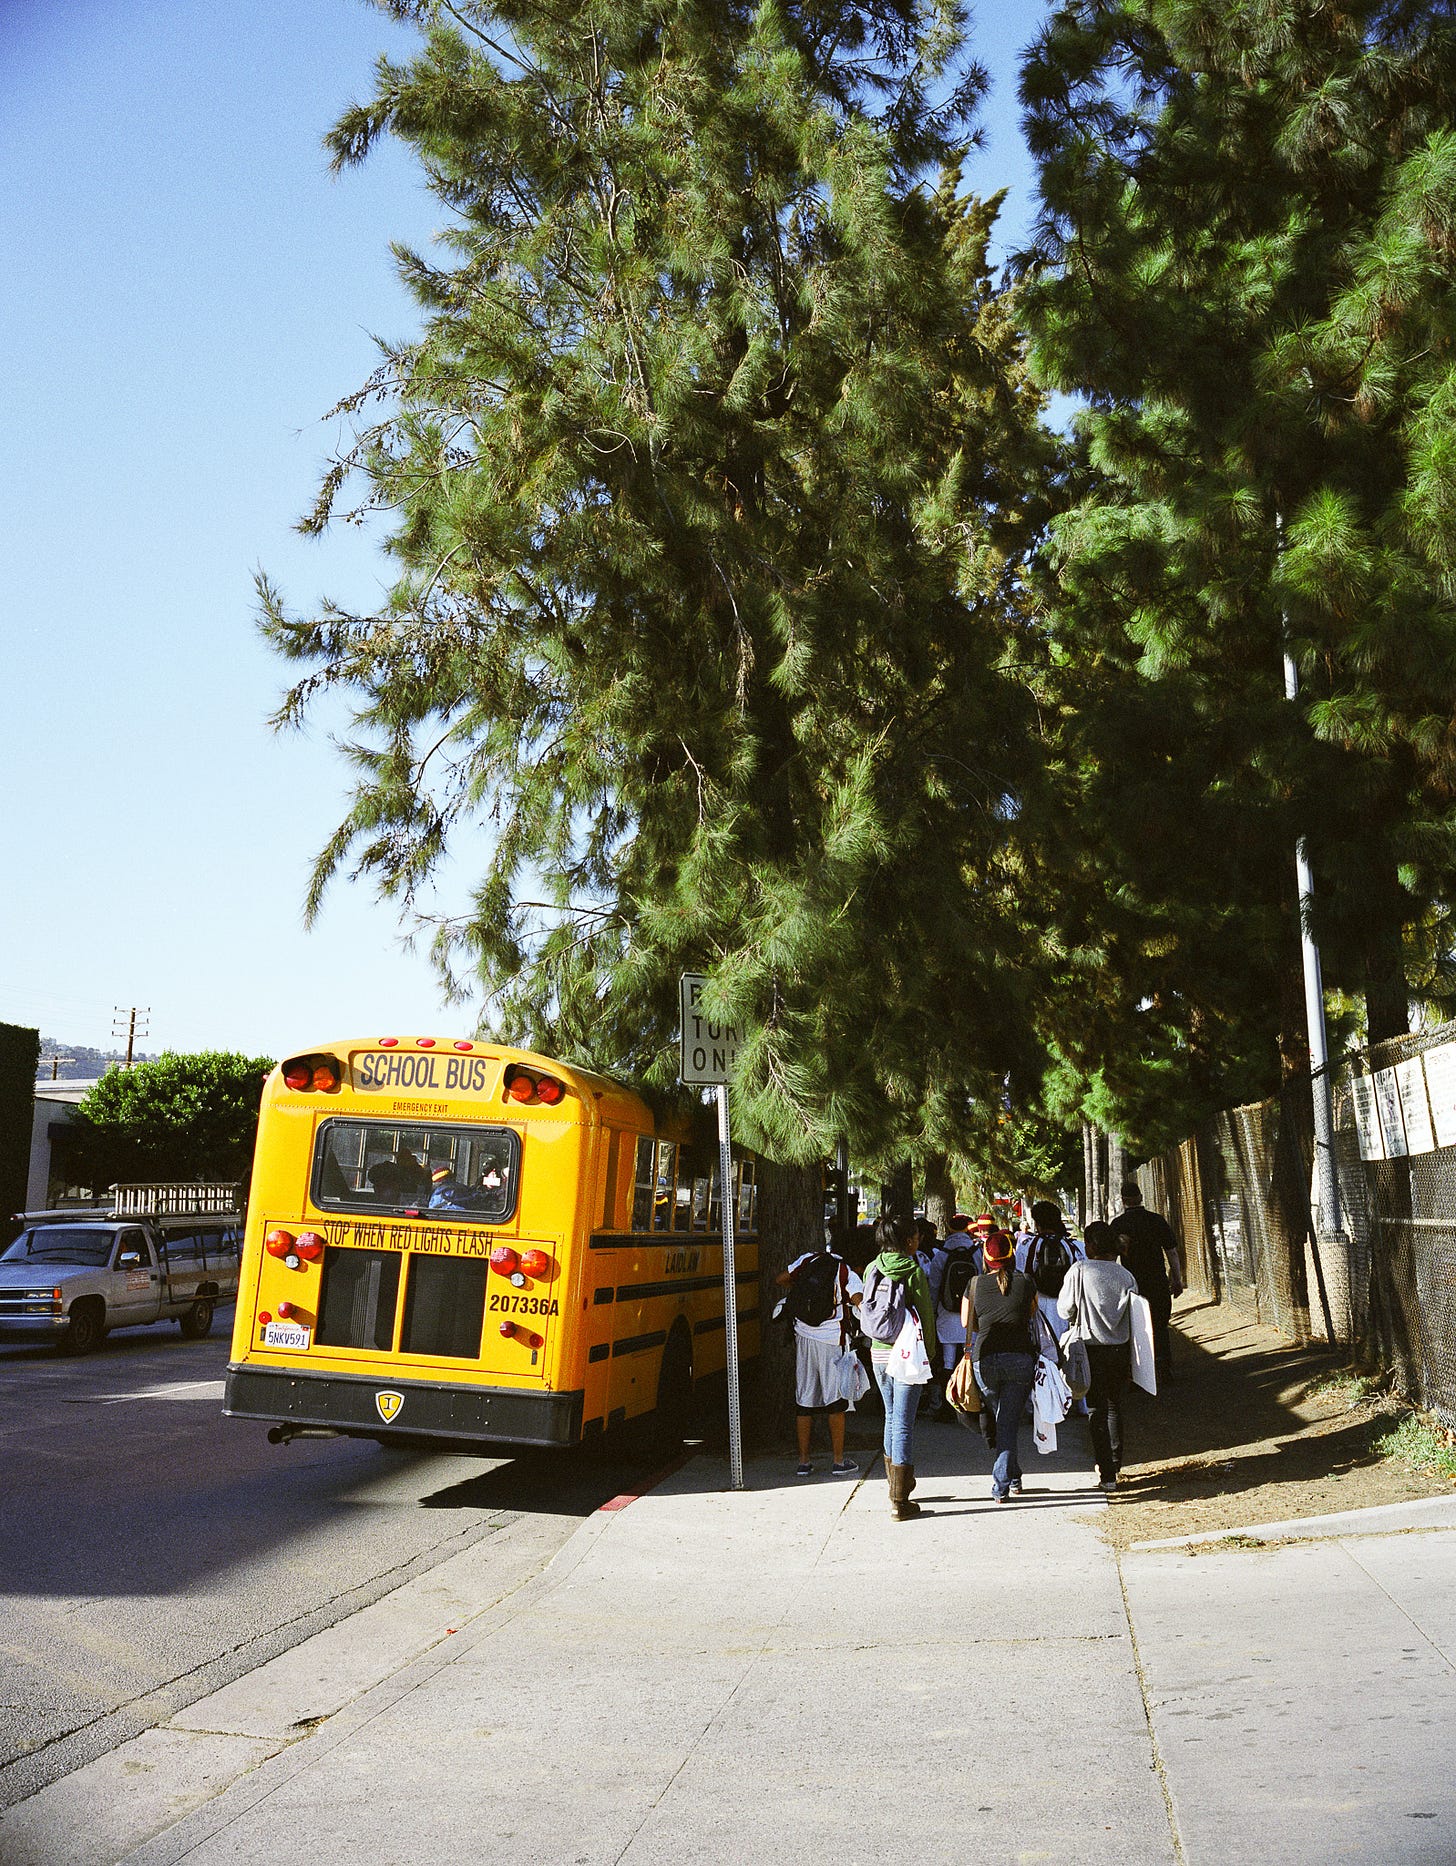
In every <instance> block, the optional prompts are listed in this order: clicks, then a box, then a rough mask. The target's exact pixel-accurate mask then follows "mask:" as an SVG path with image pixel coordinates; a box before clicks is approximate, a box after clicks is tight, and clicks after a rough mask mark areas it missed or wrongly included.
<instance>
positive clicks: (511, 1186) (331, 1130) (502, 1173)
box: [313, 1121, 521, 1224]
mask: <svg viewBox="0 0 1456 1866" xmlns="http://www.w3.org/2000/svg"><path fill="white" fill-rule="evenodd" d="M520 1158H521V1144H520V1139H519V1137H518V1136H517V1135H516V1134H515V1133H514V1132H513V1131H512V1130H511V1129H510V1128H506V1127H447V1126H444V1125H443V1124H442V1125H435V1124H431V1125H430V1126H428V1127H408V1128H406V1127H398V1126H385V1125H384V1124H382V1123H379V1122H372V1121H325V1122H324V1124H323V1126H322V1127H321V1128H320V1129H319V1132H318V1139H317V1141H316V1143H315V1151H314V1173H313V1201H314V1204H315V1205H317V1206H318V1207H319V1208H320V1209H321V1210H326V1211H327V1210H333V1211H343V1212H372V1213H387V1214H391V1215H394V1216H406V1215H407V1216H409V1217H423V1218H436V1217H438V1218H448V1219H449V1220H450V1221H451V1222H452V1223H461V1222H464V1223H467V1224H471V1223H473V1224H500V1223H501V1222H502V1221H503V1220H504V1219H507V1218H509V1217H510V1215H511V1213H512V1212H513V1211H514V1210H515V1207H516V1193H517V1187H518V1182H519V1178H520Z"/></svg>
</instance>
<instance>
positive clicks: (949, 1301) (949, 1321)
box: [931, 1212, 995, 1419]
mask: <svg viewBox="0 0 1456 1866" xmlns="http://www.w3.org/2000/svg"><path fill="white" fill-rule="evenodd" d="M994 1228H995V1227H994V1226H992V1229H993V1230H994ZM980 1259H981V1241H980V1239H979V1238H978V1237H972V1235H971V1220H970V1219H969V1218H968V1217H967V1216H966V1215H965V1213H964V1212H957V1213H956V1215H955V1217H954V1218H952V1219H951V1221H950V1224H949V1226H948V1227H947V1230H946V1234H945V1256H944V1261H943V1263H942V1264H941V1270H940V1277H939V1286H938V1287H933V1288H932V1290H931V1294H932V1296H933V1297H934V1298H935V1337H936V1349H937V1358H938V1359H939V1361H940V1363H941V1364H940V1367H939V1369H938V1371H937V1374H936V1385H937V1387H938V1388H939V1389H940V1410H939V1413H938V1415H937V1416H938V1417H939V1418H941V1419H953V1418H954V1417H955V1414H954V1412H953V1411H952V1409H951V1407H950V1405H949V1403H948V1402H947V1400H946V1397H945V1389H946V1383H947V1381H948V1380H949V1379H950V1377H951V1375H952V1374H953V1373H954V1372H955V1369H956V1362H957V1361H958V1360H959V1359H960V1358H961V1356H962V1355H963V1354H964V1353H965V1351H966V1325H965V1323H964V1322H963V1321H962V1320H961V1308H962V1306H963V1304H964V1302H965V1299H966V1291H967V1290H968V1289H969V1288H970V1286H971V1279H972V1277H974V1276H977V1275H979V1274H980V1269H981V1261H980Z"/></svg>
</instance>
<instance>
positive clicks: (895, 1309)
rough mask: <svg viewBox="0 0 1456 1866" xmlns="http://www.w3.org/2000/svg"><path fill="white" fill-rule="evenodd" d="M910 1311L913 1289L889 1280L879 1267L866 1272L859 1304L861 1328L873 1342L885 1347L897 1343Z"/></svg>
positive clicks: (905, 1284) (876, 1266)
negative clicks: (911, 1290)
mask: <svg viewBox="0 0 1456 1866" xmlns="http://www.w3.org/2000/svg"><path fill="white" fill-rule="evenodd" d="M909 1308H910V1285H909V1284H908V1283H907V1282H896V1281H894V1280H893V1279H891V1278H890V1277H888V1276H886V1275H885V1273H884V1271H883V1270H882V1269H881V1268H880V1266H879V1265H878V1264H877V1263H872V1264H871V1265H870V1267H869V1269H868V1270H866V1271H865V1279H864V1295H863V1296H862V1297H861V1298H860V1304H859V1325H860V1327H861V1328H862V1329H863V1330H864V1332H865V1333H866V1334H867V1335H868V1336H869V1338H870V1340H871V1341H878V1342H880V1343H881V1344H883V1345H888V1344H889V1343H890V1342H892V1341H895V1340H897V1339H898V1337H899V1334H900V1330H901V1329H902V1328H903V1327H904V1326H905V1317H906V1315H907V1314H908V1312H909Z"/></svg>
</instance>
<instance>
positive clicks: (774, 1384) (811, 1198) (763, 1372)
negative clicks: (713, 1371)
mask: <svg viewBox="0 0 1456 1866" xmlns="http://www.w3.org/2000/svg"><path fill="white" fill-rule="evenodd" d="M758 1173H759V1178H758V1309H759V1316H760V1322H759V1341H760V1343H761V1346H760V1348H759V1353H758V1365H757V1369H756V1371H755V1373H754V1374H753V1376H752V1378H751V1380H750V1381H749V1382H748V1383H747V1384H746V1387H745V1393H744V1409H743V1410H744V1429H745V1432H746V1434H747V1436H748V1437H750V1438H751V1439H752V1440H753V1441H754V1442H755V1443H757V1444H761V1445H776V1444H778V1443H780V1442H781V1441H782V1440H783V1439H785V1438H787V1437H788V1436H789V1435H790V1434H791V1433H792V1431H793V1418H794V1331H793V1329H792V1328H784V1327H782V1326H779V1325H775V1324H774V1323H772V1322H771V1321H770V1320H769V1317H770V1316H771V1315H772V1314H773V1310H774V1305H775V1303H776V1302H777V1301H778V1299H779V1297H780V1296H781V1295H782V1294H783V1291H782V1290H781V1289H780V1288H779V1287H778V1285H777V1283H776V1282H775V1280H774V1279H775V1278H776V1277H777V1276H778V1274H779V1272H780V1271H781V1270H784V1269H787V1267H788V1266H789V1265H790V1264H791V1263H792V1262H793V1261H794V1259H795V1258H796V1257H799V1256H802V1255H803V1253H804V1252H805V1251H809V1250H817V1249H818V1248H819V1246H820V1245H821V1244H822V1243H823V1242H824V1182H823V1175H822V1173H821V1172H820V1169H819V1168H818V1167H817V1166H784V1165H782V1164H781V1163H780V1162H779V1161H777V1160H760V1162H759V1167H758Z"/></svg>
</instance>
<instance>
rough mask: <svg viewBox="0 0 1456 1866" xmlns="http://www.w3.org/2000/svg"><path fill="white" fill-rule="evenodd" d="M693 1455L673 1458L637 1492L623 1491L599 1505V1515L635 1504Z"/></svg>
mask: <svg viewBox="0 0 1456 1866" xmlns="http://www.w3.org/2000/svg"><path fill="white" fill-rule="evenodd" d="M693 1455H694V1454H693V1453H692V1452H690V1451H685V1452H683V1454H682V1456H681V1457H678V1458H674V1459H673V1461H672V1463H671V1464H665V1465H663V1467H662V1469H661V1470H660V1471H654V1472H653V1473H652V1475H651V1477H649V1478H648V1479H647V1480H646V1481H645V1482H644V1483H643V1485H642V1487H641V1488H640V1489H639V1490H624V1491H623V1492H622V1494H621V1496H620V1497H612V1498H611V1499H610V1500H609V1501H608V1502H606V1503H603V1504H601V1505H600V1506H599V1508H600V1513H601V1514H602V1515H605V1514H606V1513H607V1511H609V1510H625V1509H626V1507H627V1505H628V1504H629V1503H635V1502H636V1501H637V1499H638V1498H639V1497H645V1496H646V1495H647V1493H648V1492H649V1491H651V1490H656V1488H657V1486H658V1485H659V1484H660V1483H663V1482H664V1481H665V1480H666V1479H667V1478H669V1477H671V1476H672V1474H673V1472H674V1471H680V1470H681V1469H682V1468H683V1466H684V1465H685V1464H686V1463H687V1462H688V1460H689V1458H691V1457H692V1456H693Z"/></svg>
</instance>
